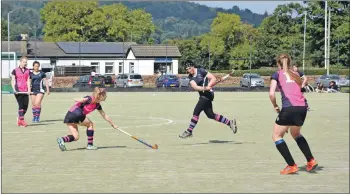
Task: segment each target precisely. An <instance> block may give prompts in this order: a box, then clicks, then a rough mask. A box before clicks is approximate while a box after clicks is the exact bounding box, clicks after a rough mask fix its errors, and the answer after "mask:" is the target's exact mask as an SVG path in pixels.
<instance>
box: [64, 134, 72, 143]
mask: <svg viewBox="0 0 350 194" xmlns="http://www.w3.org/2000/svg"><path fill="white" fill-rule="evenodd" d="M62 139H63V141H64V142H72V141H74V139H75V138H74V136H73V135H67V136H65V137H62Z"/></svg>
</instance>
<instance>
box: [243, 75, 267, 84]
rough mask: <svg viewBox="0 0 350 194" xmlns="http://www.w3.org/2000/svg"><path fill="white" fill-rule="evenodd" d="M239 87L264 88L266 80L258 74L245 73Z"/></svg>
mask: <svg viewBox="0 0 350 194" xmlns="http://www.w3.org/2000/svg"><path fill="white" fill-rule="evenodd" d="M239 85H240V86H241V87H249V86H250V87H264V86H265V82H264V79H263V78H262V77H260V75H259V74H257V73H251V74H250V73H245V74H243V76H242V78H241V80H240V82H239Z"/></svg>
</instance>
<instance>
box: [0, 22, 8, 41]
mask: <svg viewBox="0 0 350 194" xmlns="http://www.w3.org/2000/svg"><path fill="white" fill-rule="evenodd" d="M1 40H7V21H6V20H4V19H1Z"/></svg>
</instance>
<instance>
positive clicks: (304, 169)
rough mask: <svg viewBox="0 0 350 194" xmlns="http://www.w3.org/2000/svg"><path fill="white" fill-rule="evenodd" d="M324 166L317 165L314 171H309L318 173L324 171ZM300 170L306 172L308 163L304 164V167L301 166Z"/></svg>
mask: <svg viewBox="0 0 350 194" xmlns="http://www.w3.org/2000/svg"><path fill="white" fill-rule="evenodd" d="M323 168H324V167H323V166H317V167H316V168H315V169H314V170H313V171H311V172H309V173H315V174H316V173H318V172H319V171H322V170H323ZM299 171H302V172H306V165H305V166H302V167H299Z"/></svg>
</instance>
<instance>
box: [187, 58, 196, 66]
mask: <svg viewBox="0 0 350 194" xmlns="http://www.w3.org/2000/svg"><path fill="white" fill-rule="evenodd" d="M185 66H186V68H187V67H196V65H195V64H194V62H193V61H192V60H187V61H186V62H185Z"/></svg>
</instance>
